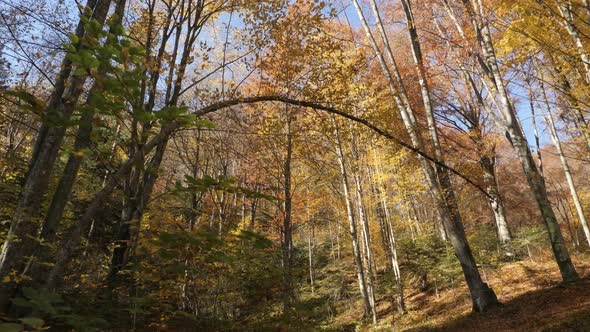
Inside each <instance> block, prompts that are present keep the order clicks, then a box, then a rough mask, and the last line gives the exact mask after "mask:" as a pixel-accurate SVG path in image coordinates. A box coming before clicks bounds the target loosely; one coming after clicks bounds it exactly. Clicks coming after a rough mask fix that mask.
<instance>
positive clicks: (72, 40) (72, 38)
mask: <svg viewBox="0 0 590 332" xmlns="http://www.w3.org/2000/svg"><path fill="white" fill-rule="evenodd" d="M68 38H69V39H70V41H71V42H72V44H77V43H78V42H79V41H80V38H78V36H76V35H75V34H73V33H70V34H69V35H68Z"/></svg>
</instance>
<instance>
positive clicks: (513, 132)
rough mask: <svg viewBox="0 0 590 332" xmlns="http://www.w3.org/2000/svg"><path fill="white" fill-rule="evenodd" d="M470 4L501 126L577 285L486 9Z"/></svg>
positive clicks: (563, 267) (563, 268) (566, 273)
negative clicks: (512, 98)
mask: <svg viewBox="0 0 590 332" xmlns="http://www.w3.org/2000/svg"><path fill="white" fill-rule="evenodd" d="M471 1H472V2H471V4H472V6H473V7H471V6H470V5H469V3H468V0H463V2H464V4H465V6H466V8H467V11H468V13H469V15H470V16H471V19H472V21H473V25H474V27H475V28H476V31H477V33H478V40H479V42H480V43H481V47H482V51H483V54H484V57H485V63H486V64H487V67H488V68H487V69H488V70H489V71H490V79H491V80H492V83H493V84H492V86H491V87H490V88H491V89H492V91H491V92H492V93H493V94H495V95H496V96H498V97H499V98H500V108H501V112H502V116H503V123H502V124H503V126H504V129H505V130H506V132H507V134H508V136H509V138H510V141H511V143H512V146H513V148H514V150H515V151H516V153H517V154H518V156H519V158H520V161H521V163H522V167H523V170H524V173H525V177H526V179H527V182H528V183H529V186H530V188H531V191H532V192H533V195H534V197H535V200H536V202H537V205H538V206H539V210H540V211H541V215H542V216H543V220H544V222H545V226H546V228H547V232H548V234H549V240H550V242H551V247H552V249H553V254H554V256H555V260H556V261H557V264H558V266H559V269H560V272H561V275H562V278H563V280H564V281H565V282H571V281H576V280H578V279H579V276H578V274H577V272H576V270H575V268H574V265H573V264H572V261H571V258H570V256H569V253H568V251H567V248H566V246H565V243H564V241H563V236H562V234H561V230H560V227H559V224H558V223H557V219H556V218H555V213H554V212H553V209H552V207H551V203H550V202H549V198H548V195H547V189H546V187H545V183H544V181H543V177H542V176H541V174H540V173H539V170H538V169H537V167H536V165H535V162H534V160H533V156H532V154H531V150H530V148H529V146H528V142H527V141H526V138H525V136H524V133H523V131H522V128H521V127H520V125H519V123H518V119H517V116H516V112H515V111H514V108H513V107H512V104H511V103H510V100H509V99H508V93H507V91H506V88H505V85H504V80H503V78H502V75H501V73H500V70H499V68H498V62H497V59H496V55H495V51H494V47H493V44H492V39H491V36H490V32H489V29H488V26H487V25H486V24H484V23H483V22H482V20H483V19H482V16H483V13H482V9H483V5H482V3H481V0H471ZM476 13H477V14H476Z"/></svg>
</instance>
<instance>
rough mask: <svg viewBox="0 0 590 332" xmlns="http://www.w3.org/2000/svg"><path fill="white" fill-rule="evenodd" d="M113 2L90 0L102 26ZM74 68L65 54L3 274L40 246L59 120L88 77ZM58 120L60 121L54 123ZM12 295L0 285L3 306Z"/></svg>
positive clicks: (80, 31) (1, 264)
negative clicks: (39, 232)
mask: <svg viewBox="0 0 590 332" xmlns="http://www.w3.org/2000/svg"><path fill="white" fill-rule="evenodd" d="M110 2H111V1H110V0H97V1H94V0H89V1H88V3H87V6H88V7H89V8H91V9H93V11H92V12H93V14H92V19H94V20H96V21H97V22H98V23H99V24H100V25H101V26H102V25H103V24H104V22H105V20H106V16H107V13H108V9H109V7H110ZM84 34H85V30H84V26H83V22H82V20H80V22H79V23H78V26H77V28H76V36H77V37H78V38H82V37H83V36H84ZM75 47H76V48H78V49H79V48H80V47H81V45H80V44H77V45H75ZM73 70H74V68H73V65H72V63H71V61H70V60H69V59H68V58H67V57H65V58H64V60H63V62H62V66H61V71H60V73H59V74H58V77H57V80H56V84H55V88H54V90H53V92H52V94H51V97H50V99H49V102H48V104H47V107H46V112H45V113H44V114H47V116H48V118H46V119H45V121H44V123H43V124H42V126H41V128H40V130H39V133H38V135H37V138H36V142H35V146H34V149H33V155H32V158H31V162H30V166H29V170H28V172H27V175H26V179H25V182H24V185H23V190H22V194H21V197H20V199H19V202H18V205H17V208H16V211H15V213H14V217H13V218H12V220H11V223H10V229H9V231H8V234H7V236H6V239H7V240H6V241H5V242H4V245H3V246H2V250H1V252H0V277H5V276H7V275H8V274H9V273H10V272H11V271H13V270H16V271H21V267H22V265H23V264H24V263H25V259H24V258H25V257H27V256H30V255H31V254H33V251H34V250H35V248H36V243H37V242H36V241H34V240H31V239H28V238H27V237H33V238H36V237H37V223H36V221H35V218H36V217H37V216H39V214H40V211H41V204H42V202H43V197H44V196H45V194H46V192H47V189H48V186H49V181H50V177H51V171H52V169H53V166H54V164H55V161H56V159H57V156H58V154H59V149H60V147H61V143H62V141H63V138H64V135H65V132H66V127H65V125H64V124H63V123H59V122H63V121H67V120H69V118H70V117H71V115H72V113H73V112H74V108H75V106H76V103H77V101H78V98H79V97H80V95H81V94H82V89H83V86H84V82H85V81H86V78H87V77H86V76H84V75H80V76H72V75H71V73H72V72H73ZM49 117H51V119H49ZM56 120H57V122H58V123H55V124H52V123H50V121H56ZM11 295H12V290H11V289H10V286H9V285H6V284H3V285H2V287H1V288H0V310H2V309H3V308H5V307H6V306H7V305H8V300H9V298H10V297H11Z"/></svg>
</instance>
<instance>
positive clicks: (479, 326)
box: [405, 278, 590, 332]
mask: <svg viewBox="0 0 590 332" xmlns="http://www.w3.org/2000/svg"><path fill="white" fill-rule="evenodd" d="M405 331H411V332H425V331H461V332H463V331H477V332H487V331H490V332H491V331H503V332H506V331H514V332H516V331H518V332H520V331H527V332H528V331H531V332H532V331H543V332H557V331H560V332H562V331H565V332H578V331H580V332H582V331H590V278H585V279H583V280H581V281H580V282H578V283H576V284H572V285H567V286H565V285H558V286H554V287H550V288H545V289H540V290H536V291H531V292H528V293H525V294H522V295H520V296H517V297H515V298H513V299H511V300H510V301H506V302H504V303H503V304H502V305H501V306H500V307H497V308H494V309H491V310H490V311H488V312H486V313H482V314H478V313H471V314H468V315H466V316H463V317H460V318H458V319H456V320H453V321H450V322H447V323H445V324H444V326H442V327H438V328H432V327H419V328H414V329H407V330H405Z"/></svg>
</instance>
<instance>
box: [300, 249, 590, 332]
mask: <svg viewBox="0 0 590 332" xmlns="http://www.w3.org/2000/svg"><path fill="white" fill-rule="evenodd" d="M550 258H551V257H549V256H547V257H539V258H538V260H537V261H530V260H526V261H519V262H514V263H508V264H504V265H502V266H501V267H500V268H498V269H497V270H486V271H485V276H486V278H487V281H488V283H489V284H490V285H491V286H492V287H493V288H494V290H495V291H496V293H497V294H498V298H499V299H500V301H501V302H502V305H501V306H500V307H498V308H495V309H493V310H491V311H489V312H486V313H483V314H478V313H472V312H471V303H470V299H469V294H468V293H467V288H466V287H458V288H451V289H446V290H440V291H439V292H438V294H436V292H435V291H434V290H433V289H431V290H429V291H427V292H420V291H419V290H417V289H414V288H412V287H411V285H408V289H407V292H406V296H407V297H406V304H407V307H408V313H407V314H405V315H400V314H398V313H397V312H395V311H392V306H391V303H390V302H389V301H388V299H387V297H385V296H382V297H380V298H379V305H378V310H379V324H378V325H377V326H372V325H371V324H369V322H359V317H360V316H361V308H362V305H361V303H360V302H359V301H358V300H356V296H355V295H356V294H354V293H352V292H353V291H354V290H356V289H355V288H354V286H356V284H355V282H354V281H355V280H354V274H353V273H349V272H348V271H346V272H344V271H342V270H340V269H339V267H334V266H333V267H330V268H327V269H325V270H323V271H322V272H321V274H320V276H319V280H318V285H317V287H316V293H315V295H313V296H305V297H302V298H301V308H300V309H302V310H300V311H299V313H300V314H302V313H303V312H304V310H307V311H308V314H303V315H300V317H299V318H300V319H299V321H298V323H297V324H296V325H298V327H299V328H303V330H306V329H307V328H308V329H310V330H319V329H322V330H329V331H355V330H357V331H358V330H363V331H371V330H377V331H391V330H394V331H411V332H422V331H476V332H486V331H490V332H492V331H493V332H495V331H515V332H516V331H518V332H521V331H590V261H589V260H588V259H587V258H586V259H575V260H574V261H575V264H576V267H577V269H578V272H579V273H580V275H581V276H582V277H583V279H582V280H581V281H580V282H579V283H576V284H572V285H562V284H561V283H560V276H559V272H558V270H557V266H556V265H555V263H554V262H553V261H552V260H551V259H550ZM351 272H352V271H351ZM338 278H340V279H341V280H342V284H343V289H344V288H346V291H339V290H337V289H333V288H330V290H329V291H328V290H327V288H326V289H324V288H323V287H322V285H323V283H325V284H326V285H328V284H329V283H330V284H331V283H333V282H334V280H333V279H338ZM344 286H346V287H344ZM334 300H336V301H335V302H334ZM328 302H331V303H334V304H332V305H330V304H328ZM299 324H301V325H299ZM292 326H293V325H292ZM288 329H289V328H288ZM289 330H290V329H289Z"/></svg>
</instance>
